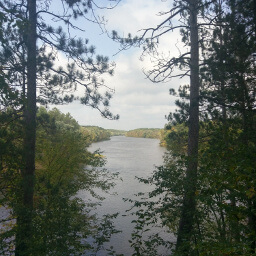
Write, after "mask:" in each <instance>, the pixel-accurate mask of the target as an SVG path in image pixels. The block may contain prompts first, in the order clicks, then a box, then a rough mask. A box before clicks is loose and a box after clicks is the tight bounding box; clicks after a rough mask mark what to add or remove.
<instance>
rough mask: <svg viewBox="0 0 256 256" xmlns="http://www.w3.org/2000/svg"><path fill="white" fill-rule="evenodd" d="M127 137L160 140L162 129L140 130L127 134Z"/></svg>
mask: <svg viewBox="0 0 256 256" xmlns="http://www.w3.org/2000/svg"><path fill="white" fill-rule="evenodd" d="M125 135H126V136H127V137H137V138H151V139H160V138H161V129H158V128H139V129H134V130H130V131H128V132H126V134H125Z"/></svg>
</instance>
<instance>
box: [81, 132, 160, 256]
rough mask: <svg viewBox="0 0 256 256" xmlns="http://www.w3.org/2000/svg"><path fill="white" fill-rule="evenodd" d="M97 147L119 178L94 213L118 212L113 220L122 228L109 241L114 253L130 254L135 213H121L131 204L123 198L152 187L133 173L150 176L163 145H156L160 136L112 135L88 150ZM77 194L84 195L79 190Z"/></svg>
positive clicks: (101, 253)
mask: <svg viewBox="0 0 256 256" xmlns="http://www.w3.org/2000/svg"><path fill="white" fill-rule="evenodd" d="M99 148H100V150H101V151H103V155H104V156H106V158H107V164H106V168H107V169H108V170H109V171H110V172H119V173H120V177H121V178H122V181H121V180H118V181H117V184H116V186H115V187H114V189H113V190H112V191H111V192H113V193H114V192H116V193H117V195H112V193H111V194H109V195H105V197H106V199H105V200H104V202H103V203H102V205H101V206H99V207H98V208H97V214H99V215H103V214H107V213H110V214H112V213H116V212H119V213H120V215H119V217H117V219H116V220H115V222H114V223H115V226H116V228H117V229H118V230H122V233H119V234H116V235H113V236H112V238H111V241H110V243H109V244H108V245H109V246H110V245H112V246H113V247H114V249H115V250H116V252H117V253H123V254H124V255H132V249H131V248H130V246H129V242H128V240H129V239H130V235H131V232H132V229H133V224H132V223H131V221H132V220H133V218H134V217H132V216H123V215H125V214H126V210H128V209H129V208H130V207H131V204H130V203H129V202H127V201H126V202H124V201H123V198H135V196H134V194H136V193H138V192H146V191H150V190H151V189H150V187H149V185H145V184H143V183H139V182H138V180H136V179H135V177H136V176H138V177H143V178H146V177H149V176H150V175H151V174H152V172H153V170H154V166H155V165H156V166H157V165H161V164H162V163H163V158H162V157H163V154H164V152H165V149H164V148H162V147H160V146H159V140H156V139H144V138H129V137H123V136H116V137H111V140H110V141H103V142H98V143H94V144H92V146H91V147H90V150H91V151H94V150H96V149H99ZM80 196H81V197H83V193H82V192H81V195H80ZM84 196H85V194H84ZM99 255H101V256H104V255H106V252H104V251H102V252H100V253H99Z"/></svg>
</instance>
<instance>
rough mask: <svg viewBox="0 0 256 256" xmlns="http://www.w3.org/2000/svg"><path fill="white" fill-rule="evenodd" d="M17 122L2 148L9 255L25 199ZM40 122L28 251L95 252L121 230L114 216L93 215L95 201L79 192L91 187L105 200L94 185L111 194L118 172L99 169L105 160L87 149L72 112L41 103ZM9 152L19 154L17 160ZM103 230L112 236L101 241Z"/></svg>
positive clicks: (4, 242) (4, 239)
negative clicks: (114, 173) (21, 183)
mask: <svg viewBox="0 0 256 256" xmlns="http://www.w3.org/2000/svg"><path fill="white" fill-rule="evenodd" d="M18 121H19V120H18ZM18 121H15V122H14V121H13V122H11V123H10V124H9V125H8V129H5V134H4V136H3V137H2V140H1V143H3V145H6V147H2V148H1V152H0V153H1V160H2V161H1V176H0V180H1V196H0V198H1V199H0V200H1V201H0V202H1V205H2V206H4V207H5V209H7V208H10V212H9V214H8V215H7V216H6V219H5V220H2V221H6V223H8V224H9V227H7V229H6V230H4V229H3V230H1V234H0V237H1V243H0V244H1V246H0V250H1V255H9V253H11V252H12V251H13V240H12V239H11V238H12V237H13V236H14V235H15V233H16V225H15V222H10V221H9V220H14V219H15V218H16V212H17V211H18V210H19V207H20V203H21V201H20V200H21V198H20V194H19V193H20V192H19V186H20V185H19V182H20V175H19V169H18V167H19V164H20V163H19V159H20V156H19V154H20V153H21V152H20V151H19V146H20V145H19V137H17V136H19V134H20V131H19V127H18ZM37 126H38V127H37V144H36V177H35V178H36V180H35V189H34V190H35V191H34V212H33V218H32V226H33V227H32V231H33V239H32V240H31V241H29V243H30V245H31V246H30V248H32V251H31V252H30V254H29V255H42V256H43V255H81V254H83V253H84V252H86V251H90V253H91V255H94V254H96V251H97V250H98V249H99V245H102V244H103V242H106V241H108V240H109V238H110V236H111V234H112V233H115V232H118V231H117V230H115V228H114V227H113V223H112V219H113V218H114V217H115V216H108V215H106V216H105V217H104V218H103V219H102V223H101V220H100V219H98V218H97V216H96V215H95V214H93V213H91V210H92V209H94V206H95V204H92V203H91V202H90V201H89V200H88V201H87V200H86V199H85V200H82V199H80V198H79V197H78V196H77V193H78V191H80V190H86V191H88V195H89V194H91V196H93V197H97V199H102V198H101V197H99V196H97V194H96V193H95V189H96V188H97V189H101V190H104V191H105V192H107V191H108V190H109V189H110V188H111V187H112V186H114V180H115V178H116V176H115V175H113V174H110V173H108V172H107V171H106V170H105V169H102V168H100V170H98V169H97V168H96V167H102V166H104V163H105V160H104V158H102V157H101V156H100V155H99V153H98V152H96V153H90V152H89V151H87V150H86V148H87V147H88V142H87V138H86V137H85V136H84V134H83V133H82V132H81V127H80V126H79V125H78V124H77V122H76V121H75V120H74V119H73V118H72V117H71V116H70V114H62V113H61V112H60V111H59V110H57V109H53V110H50V111H47V110H46V109H44V108H42V107H41V108H39V110H38V114H37ZM15 127H17V128H16V129H15ZM12 128H14V129H12ZM15 136H16V137H15ZM7 140H9V141H8V143H7V142H6V141H7ZM10 140H11V141H13V144H11V143H10ZM10 150H12V151H10ZM10 152H12V153H13V154H15V153H16V154H17V156H16V157H15V158H14V157H13V156H14V155H11V154H10ZM103 223H104V226H103ZM1 225H2V224H1ZM102 232H103V233H104V234H108V235H107V236H106V237H105V240H104V241H102V239H100V236H102ZM89 237H90V238H91V239H90V240H91V242H90V243H89V242H88V238H89ZM93 241H94V243H92V242H93Z"/></svg>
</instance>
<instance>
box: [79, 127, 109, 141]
mask: <svg viewBox="0 0 256 256" xmlns="http://www.w3.org/2000/svg"><path fill="white" fill-rule="evenodd" d="M81 130H82V133H83V135H84V136H85V137H86V138H87V141H88V143H89V144H91V143H93V142H99V141H103V140H109V139H110V136H112V135H111V132H110V131H108V130H106V129H104V128H101V127H98V126H82V127H81Z"/></svg>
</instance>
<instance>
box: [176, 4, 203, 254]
mask: <svg viewBox="0 0 256 256" xmlns="http://www.w3.org/2000/svg"><path fill="white" fill-rule="evenodd" d="M188 3H189V10H190V41H191V62H190V69H191V74H190V108H189V134H188V164H187V173H186V182H185V194H184V199H183V206H182V212H181V219H180V223H179V230H178V237H177V245H176V251H177V253H178V254H179V255H182V256H186V255H191V253H190V252H191V248H190V242H191V241H192V237H193V226H194V220H195V210H196V199H195V195H196V183H197V166H198V138H199V46H198V24H197V14H198V0H190V1H188Z"/></svg>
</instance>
